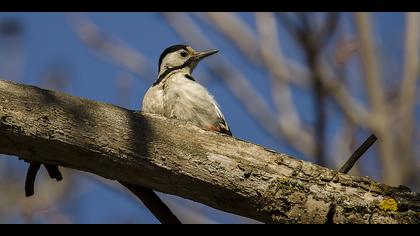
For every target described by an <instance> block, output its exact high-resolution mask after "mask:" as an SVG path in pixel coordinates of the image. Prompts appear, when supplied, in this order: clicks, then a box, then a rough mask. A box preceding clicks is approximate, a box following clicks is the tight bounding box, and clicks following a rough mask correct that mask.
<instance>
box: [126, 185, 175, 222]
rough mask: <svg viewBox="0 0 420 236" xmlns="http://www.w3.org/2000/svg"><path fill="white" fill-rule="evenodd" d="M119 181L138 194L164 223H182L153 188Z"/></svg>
mask: <svg viewBox="0 0 420 236" xmlns="http://www.w3.org/2000/svg"><path fill="white" fill-rule="evenodd" d="M119 183H120V184H122V185H123V186H124V187H126V188H127V189H128V190H130V191H131V192H132V193H133V194H134V195H136V197H137V198H139V199H140V200H141V201H142V202H143V204H144V205H145V206H146V207H147V208H148V209H149V210H150V211H151V212H152V214H153V215H154V216H155V217H156V218H157V219H158V220H159V221H160V222H161V223H162V224H182V223H181V221H180V220H179V219H178V218H177V217H176V216H175V215H174V213H172V211H171V209H169V207H168V206H166V205H165V203H164V202H163V201H162V200H161V199H160V198H159V196H158V195H156V193H155V192H153V190H151V189H147V188H144V187H142V186H140V185H135V184H130V183H127V182H122V181H119Z"/></svg>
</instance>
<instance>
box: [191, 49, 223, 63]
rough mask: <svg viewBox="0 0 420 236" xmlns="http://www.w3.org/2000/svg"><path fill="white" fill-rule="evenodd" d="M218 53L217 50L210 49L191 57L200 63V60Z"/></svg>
mask: <svg viewBox="0 0 420 236" xmlns="http://www.w3.org/2000/svg"><path fill="white" fill-rule="evenodd" d="M218 51H219V50H217V49H210V50H206V51H202V52H196V53H195V54H194V56H193V57H194V59H195V60H196V61H200V60H201V59H203V58H205V57H208V56H210V55H213V54H215V53H217V52H218Z"/></svg>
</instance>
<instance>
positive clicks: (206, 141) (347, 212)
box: [0, 80, 420, 223]
mask: <svg viewBox="0 0 420 236" xmlns="http://www.w3.org/2000/svg"><path fill="white" fill-rule="evenodd" d="M379 141H380V140H379ZM0 153H4V154H10V155H17V156H25V158H28V159H30V160H35V161H39V162H43V163H49V164H57V165H60V166H64V167H68V168H73V169H78V170H81V171H87V172H91V173H95V174H97V175H100V176H103V177H105V178H109V179H116V180H119V181H124V182H128V183H133V184H139V185H142V186H144V187H146V188H151V189H154V190H157V191H160V192H164V193H169V194H174V195H177V196H181V197H184V198H187V199H191V200H193V201H197V202H201V203H204V204H206V205H209V206H211V207H214V208H217V209H220V210H223V211H227V212H231V213H234V214H238V215H242V216H246V217H249V218H253V219H256V220H259V221H262V222H266V223H420V220H419V218H420V214H419V210H420V203H419V202H420V194H418V193H414V192H411V191H410V190H409V189H407V188H405V187H399V188H395V187H390V186H387V185H383V184H381V183H378V182H375V181H373V180H371V179H369V178H367V177H355V176H350V175H346V174H341V173H338V174H337V172H336V171H334V170H330V169H327V168H324V167H321V166H318V165H315V164H311V163H309V162H305V161H301V160H297V159H294V158H292V157H290V156H288V155H285V154H280V153H276V152H274V151H272V150H269V149H266V148H264V147H262V146H259V145H256V144H252V143H249V142H246V141H243V140H239V139H237V138H234V137H230V136H227V135H223V134H218V133H213V132H208V131H203V130H201V129H199V128H197V127H195V126H192V125H190V124H188V123H186V122H181V121H176V120H170V119H166V118H163V117H160V116H156V115H151V114H144V113H141V112H136V111H130V110H126V109H123V108H120V107H116V106H113V105H110V104H106V103H100V102H95V101H90V100H87V99H83V98H78V97H73V96H69V95H66V94H62V93H57V92H52V91H48V90H42V89H39V88H36V87H33V86H27V85H20V84H16V83H13V82H7V81H1V80H0ZM336 174H337V175H336ZM334 176H336V177H335V178H334V179H333V177H334ZM332 179H333V180H332Z"/></svg>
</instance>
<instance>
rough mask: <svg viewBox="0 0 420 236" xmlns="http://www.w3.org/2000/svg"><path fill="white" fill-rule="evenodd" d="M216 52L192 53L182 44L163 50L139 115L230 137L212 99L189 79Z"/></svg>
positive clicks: (189, 48)
mask: <svg viewBox="0 0 420 236" xmlns="http://www.w3.org/2000/svg"><path fill="white" fill-rule="evenodd" d="M218 51H219V50H216V49H210V50H205V51H196V50H194V49H193V48H192V47H190V46H188V45H184V44H176V45H172V46H170V47H168V48H166V49H165V50H164V51H163V52H162V53H161V55H160V57H159V64H158V76H157V79H156V81H155V82H154V83H153V84H152V85H151V87H150V88H149V89H148V90H147V91H146V93H145V95H144V97H143V101H142V111H143V112H147V113H152V114H158V115H161V116H164V117H167V118H171V119H178V120H183V121H187V122H189V123H191V124H193V125H195V126H197V127H199V128H201V129H204V130H209V131H214V132H219V133H223V134H227V135H230V136H232V132H231V130H230V128H229V126H228V124H227V122H226V119H225V117H224V115H223V113H222V111H221V109H220V106H219V104H218V103H217V102H216V100H215V98H214V96H213V95H212V94H211V93H210V92H209V91H208V90H207V89H206V88H205V87H204V86H203V85H201V84H200V83H199V82H197V81H196V80H195V79H194V77H192V75H191V74H192V72H193V71H194V69H195V68H196V66H197V64H198V63H199V62H200V61H201V60H202V59H204V58H206V57H208V56H210V55H213V54H215V53H217V52H218Z"/></svg>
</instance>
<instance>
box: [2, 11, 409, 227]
mask: <svg viewBox="0 0 420 236" xmlns="http://www.w3.org/2000/svg"><path fill="white" fill-rule="evenodd" d="M87 15H88V17H89V18H90V19H91V20H92V21H93V22H94V23H95V24H97V26H98V27H99V28H100V29H101V30H102V31H103V32H105V33H107V34H111V35H113V36H116V37H118V38H119V39H120V40H122V41H124V42H125V43H127V44H128V45H130V46H131V47H133V48H134V49H136V50H139V51H141V52H142V53H143V54H144V55H145V56H146V57H147V58H149V59H150V61H151V62H152V63H153V66H154V67H153V69H155V70H157V61H158V58H159V55H160V53H161V52H162V51H163V49H164V48H166V47H168V46H170V45H172V44H179V43H185V42H183V41H182V40H181V39H180V38H178V37H177V36H176V34H175V33H174V32H173V31H172V30H171V29H170V28H169V26H168V25H167V24H166V23H165V21H164V20H163V19H162V18H161V16H160V15H159V14H157V13H88V14H87ZM241 15H242V16H243V17H244V18H245V20H246V21H247V23H249V24H250V25H251V26H252V27H254V26H253V25H254V22H253V17H252V15H251V14H249V13H241ZM10 18H15V19H18V20H20V21H21V23H22V24H23V26H24V38H23V45H24V54H25V64H24V73H23V74H22V77H21V78H19V80H20V81H21V82H23V83H25V84H33V85H38V86H42V84H41V83H40V78H42V77H43V76H44V75H45V72H46V70H47V69H48V68H50V67H51V66H52V65H56V64H63V65H65V67H66V68H67V69H68V70H69V71H70V72H71V74H70V75H71V82H70V84H69V86H68V87H67V88H66V89H65V92H67V93H69V94H72V95H75V96H80V97H85V98H89V99H92V100H97V101H102V102H108V103H112V104H115V105H120V106H123V107H125V108H128V109H132V110H138V109H139V108H140V104H141V99H142V97H143V94H144V93H145V91H146V89H147V88H148V86H150V84H151V83H152V82H153V80H154V78H149V79H146V78H138V77H136V76H134V75H132V74H129V73H127V72H125V71H124V70H123V69H121V68H120V67H119V66H115V65H113V64H111V63H109V62H107V61H105V60H102V59H100V58H99V57H97V56H96V55H95V54H94V53H92V50H89V49H88V48H87V47H86V46H85V45H84V44H83V43H82V42H81V41H80V40H79V39H78V37H77V36H76V34H75V33H74V32H73V31H72V30H71V27H70V25H69V24H68V21H67V19H66V17H65V14H63V13H0V20H2V19H10ZM375 19H376V26H377V30H378V32H379V33H380V35H381V39H380V40H381V43H382V45H383V46H384V47H389V53H390V54H389V55H390V56H391V57H395V58H396V60H398V58H399V57H400V56H401V48H400V46H399V45H401V43H402V36H401V35H402V34H403V31H404V28H403V27H402V26H403V23H404V18H403V17H402V14H400V13H392V14H389V13H379V14H376V18H375ZM201 26H202V27H203V30H204V31H205V32H206V33H207V35H208V37H210V38H211V39H213V40H214V42H215V43H216V45H217V46H218V49H220V52H219V54H224V55H226V56H229V57H230V58H231V59H232V60H233V61H235V62H234V63H235V65H236V66H237V67H238V68H240V69H241V70H242V71H244V72H245V73H246V74H248V75H250V78H252V80H251V83H252V84H253V86H255V88H256V89H257V90H258V91H260V92H261V94H263V96H268V95H269V94H270V89H271V88H270V85H269V84H268V83H267V82H266V80H263V79H262V76H264V75H261V73H258V72H257V71H255V70H253V69H250V68H249V67H248V66H247V62H246V61H244V60H242V58H241V54H239V53H238V52H237V51H236V50H235V49H232V47H231V45H230V44H228V43H226V42H224V41H222V39H221V38H220V36H218V35H217V34H216V33H215V32H214V31H212V30H211V29H209V28H208V27H206V26H204V25H201ZM280 33H282V32H280ZM282 35H284V34H282ZM282 40H283V43H284V46H285V47H284V49H283V50H284V53H285V54H286V55H288V56H290V57H293V58H296V59H298V60H300V59H301V58H300V54H299V52H298V50H297V49H296V47H295V45H293V43H292V39H291V38H290V37H288V36H284V38H282ZM200 50H201V49H200ZM216 55H217V54H216ZM0 59H1V60H4V58H2V55H1V52H0ZM6 60H7V59H6ZM209 60H217V56H213V58H211V59H209ZM2 69H3V71H2ZM204 70H206V67H205V66H204V65H199V66H198V68H197V71H195V72H194V74H195V76H194V77H195V78H197V79H198V80H200V74H202V72H203V71H204ZM155 72H156V73H157V71H154V73H155ZM8 73H9V71H8V70H7V69H4V68H3V67H0V77H1V78H4V79H8V78H7V77H8V76H9V75H10V74H8ZM121 75H124V76H126V77H127V80H128V81H129V82H130V86H129V93H128V94H126V95H127V99H128V102H123V100H122V99H121V94H119V93H118V91H117V89H116V87H117V86H118V81H117V78H118V77H119V76H121ZM220 81H221V80H217V79H214V80H210V81H209V82H208V83H207V84H206V86H207V87H208V89H209V90H210V91H211V92H212V93H213V94H214V95H215V97H216V99H217V101H218V102H219V104H220V105H221V107H222V111H223V113H224V114H225V117H226V119H227V121H228V122H229V125H230V127H231V129H232V130H233V132H234V135H235V136H237V137H239V138H241V139H245V140H249V141H251V142H254V143H258V144H261V145H263V146H266V147H269V148H272V149H274V150H277V151H279V152H285V153H288V154H291V155H297V153H295V152H294V151H293V150H291V149H289V148H287V147H286V146H285V145H282V143H280V142H278V141H277V140H273V139H272V138H271V137H270V136H269V135H267V134H266V133H265V132H264V131H262V130H261V129H260V127H259V126H258V125H257V124H256V123H255V122H254V120H253V119H252V118H251V117H250V116H249V115H248V114H247V112H246V111H245V110H244V109H243V108H242V106H240V104H239V103H238V101H236V100H235V99H234V98H233V97H232V95H230V94H229V91H228V90H227V89H226V88H225V85H224V84H223V83H222V82H220ZM295 97H297V99H296V104H295V105H296V106H297V107H298V109H299V111H300V112H301V113H302V114H303V115H304V116H305V117H306V119H308V120H309V121H310V120H311V118H312V117H311V115H310V114H311V109H312V108H311V101H310V99H309V98H308V96H305V95H304V94H299V93H296V94H295ZM333 122H334V121H333ZM16 165H19V166H21V168H23V167H24V166H25V165H24V164H23V163H20V162H17V161H16ZM21 175H22V176H23V175H24V172H23V171H22V173H21ZM65 178H66V177H65V176H64V181H66V179H65ZM77 178H78V179H80V181H78V184H80V186H77V187H75V188H81V189H88V190H89V191H86V192H84V193H83V194H74V195H76V196H75V197H74V199H71V200H69V201H66V203H65V204H63V205H61V206H60V208H61V210H62V211H64V212H65V213H66V214H68V215H69V216H70V218H71V220H72V221H73V222H75V223H118V222H121V221H124V220H126V219H127V220H128V219H130V220H132V222H134V223H156V222H157V221H156V219H154V217H152V216H151V215H150V213H149V212H148V211H147V210H146V209H144V208H143V207H141V206H139V204H138V203H137V202H136V200H133V199H132V198H129V197H127V196H126V195H121V194H118V193H116V191H113V190H110V188H109V187H106V186H104V185H102V184H98V183H97V182H96V181H93V180H91V179H90V178H86V177H83V176H79V177H77ZM22 195H23V191H22ZM168 198H171V197H167V196H166V197H165V199H168ZM29 200H30V199H29ZM29 200H28V201H29ZM175 201H180V200H177V199H176V200H175ZM195 207H196V208H197V209H200V210H201V211H204V212H205V213H206V215H208V216H209V217H210V218H211V219H212V220H214V221H216V222H225V223H228V222H240V221H238V219H237V218H235V217H233V216H231V215H229V214H221V213H219V212H217V211H215V210H212V209H209V208H204V207H201V206H199V205H197V206H195ZM9 221H10V222H20V221H21V219H20V216H19V215H16V216H15V217H11V218H10V219H9Z"/></svg>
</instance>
